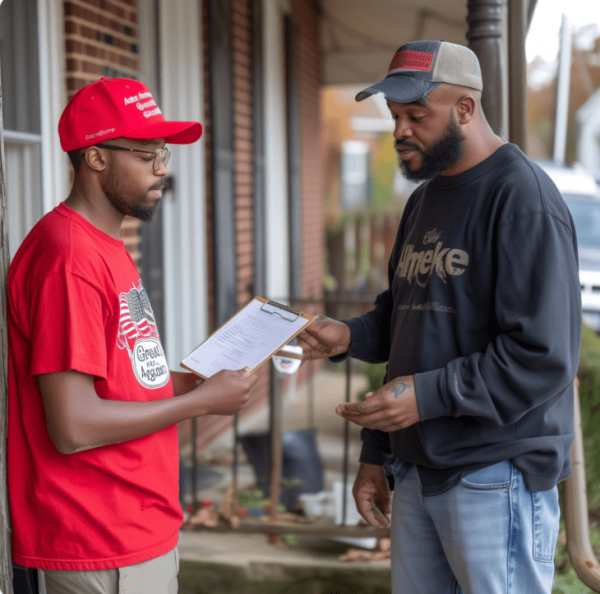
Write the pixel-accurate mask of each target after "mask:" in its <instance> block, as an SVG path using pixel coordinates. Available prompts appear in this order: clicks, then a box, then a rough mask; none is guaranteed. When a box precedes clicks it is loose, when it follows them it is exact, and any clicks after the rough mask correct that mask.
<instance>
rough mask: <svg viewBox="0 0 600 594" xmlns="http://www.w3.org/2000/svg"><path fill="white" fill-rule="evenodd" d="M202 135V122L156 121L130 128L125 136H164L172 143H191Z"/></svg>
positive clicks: (133, 137) (138, 138)
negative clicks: (136, 128) (137, 128)
mask: <svg viewBox="0 0 600 594" xmlns="http://www.w3.org/2000/svg"><path fill="white" fill-rule="evenodd" d="M200 136H202V124H201V123H200V122H166V121H165V122H156V123H155V124H150V125H148V126H144V128H142V129H141V130H128V131H127V133H125V134H123V138H131V139H133V140H153V139H154V138H164V139H165V142H168V143H170V144H191V143H192V142H196V140H198V139H199V138H200Z"/></svg>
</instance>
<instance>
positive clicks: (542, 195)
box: [346, 144, 581, 495]
mask: <svg viewBox="0 0 600 594" xmlns="http://www.w3.org/2000/svg"><path fill="white" fill-rule="evenodd" d="M577 268H578V265H577V242H576V236H575V229H574V225H573V221H572V219H571V216H570V214H569V211H568V209H567V206H566V205H565V203H564V201H563V199H562V197H561V196H560V194H559V192H558V190H557V189H556V187H555V186H554V184H553V183H552V181H551V180H550V179H549V178H548V176H547V175H546V174H545V173H544V172H543V171H542V170H541V169H540V168H539V167H538V166H537V165H535V164H534V163H532V162H531V161H530V160H529V159H528V158H527V157H526V156H525V155H524V154H523V153H522V152H521V151H520V150H519V149H518V148H517V147H516V146H514V145H510V144H506V145H503V146H502V147H500V148H499V149H498V150H497V151H496V152H495V153H494V154H493V155H492V156H490V157H489V158H488V159H486V160H485V161H483V162H481V163H479V164H478V165H476V166H475V167H473V168H471V169H469V170H468V171H465V172H464V173H461V174H459V175H455V176H446V177H444V176H438V177H436V178H435V179H433V180H431V181H429V182H426V183H424V184H422V185H421V186H419V187H418V188H417V189H416V190H415V192H414V193H413V194H412V196H411V197H410V199H409V201H408V204H407V205H406V209H405V211H404V214H403V216H402V220H401V222H400V227H399V229H398V235H397V237H396V242H395V245H394V248H393V251H392V254H391V257H390V261H389V270H388V276H389V287H390V288H389V289H388V290H386V291H384V292H383V293H381V294H380V295H379V296H378V297H377V300H376V302H375V308H374V309H373V310H372V311H370V312H369V313H367V314H365V315H363V316H360V317H358V318H353V319H351V320H347V321H346V323H347V324H348V325H349V327H350V330H351V333H352V342H351V347H350V351H349V352H348V353H347V355H346V356H351V357H355V358H358V359H362V360H364V361H368V362H372V363H376V362H383V361H388V370H387V381H390V380H392V379H393V378H396V377H399V376H403V375H415V392H416V396H417V403H418V407H419V413H420V415H421V422H419V423H417V424H416V425H413V426H411V427H409V428H408V429H405V430H402V431H395V432H392V433H384V432H381V431H375V430H369V429H363V431H362V440H363V448H362V453H361V457H360V460H361V462H368V463H371V464H383V463H384V462H385V461H386V459H388V458H389V455H390V451H391V453H392V454H393V455H394V456H395V457H396V458H397V459H399V460H401V461H404V462H409V463H414V464H416V465H417V467H418V472H419V478H420V480H421V483H422V486H423V495H435V494H439V493H443V492H445V491H447V490H449V489H451V488H452V487H454V486H456V485H457V484H458V482H459V481H460V479H461V478H462V477H464V476H465V475H467V474H469V473H470V472H474V471H475V470H477V469H480V468H483V467H486V466H490V465H492V464H495V463H497V462H501V461H504V460H510V461H512V462H513V464H514V465H515V466H516V467H517V468H518V469H519V470H520V471H521V472H522V473H523V475H524V480H525V484H526V486H527V489H529V490H530V491H545V490H548V489H551V488H552V487H553V486H554V485H556V484H557V483H558V482H560V481H561V480H563V479H565V478H567V477H568V476H569V474H570V447H571V442H572V439H573V390H572V382H573V380H574V378H575V375H576V372H577V366H578V359H579V346H580V340H581V295H580V285H579V278H578V270H577ZM390 446H391V447H390Z"/></svg>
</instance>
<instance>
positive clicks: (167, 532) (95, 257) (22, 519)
mask: <svg viewBox="0 0 600 594" xmlns="http://www.w3.org/2000/svg"><path fill="white" fill-rule="evenodd" d="M8 337H9V352H8V364H9V368H8V373H9V376H8V391H9V409H8V487H9V498H10V508H11V516H12V540H13V560H14V561H15V563H18V564H20V565H24V566H26V567H37V568H40V569H58V570H96V569H112V568H115V567H122V566H125V565H132V564H134V563H140V562H142V561H147V560H148V559H152V558H155V557H158V556H160V555H162V554H164V553H166V552H168V551H170V550H171V549H173V547H175V545H176V544H177V539H178V535H179V529H180V527H181V523H182V519H183V516H182V511H181V507H180V505H179V499H178V486H179V478H178V472H179V464H178V461H179V457H178V456H179V454H178V438H177V426H176V425H173V426H170V427H167V428H165V429H163V430H161V431H157V432H156V433H153V434H151V435H147V436H146V437H142V438H140V439H134V440H132V441H128V442H125V443H121V444H116V445H109V446H104V447H100V448H94V449H91V450H86V451H83V452H79V453H76V454H68V455H66V454H61V453H59V452H58V450H57V449H56V447H55V446H54V444H53V443H52V441H51V439H50V436H49V434H48V429H47V426H46V419H45V415H44V406H43V400H42V396H41V393H40V390H39V388H38V385H37V383H36V376H37V375H40V374H45V373H56V372H61V371H68V370H76V371H80V372H82V373H86V374H89V375H92V376H94V378H95V380H94V384H95V389H96V393H97V394H98V396H99V397H100V398H106V399H110V400H133V401H141V402H146V401H151V400H158V399H162V398H171V397H173V387H172V384H171V380H170V375H169V371H168V368H167V362H166V359H165V356H164V353H163V349H162V346H161V343H160V338H159V336H158V332H157V330H156V324H155V321H154V317H153V313H152V308H151V307H150V302H149V300H148V296H147V294H146V291H145V290H144V288H143V287H142V284H141V282H140V278H139V274H138V271H137V269H136V267H135V264H134V263H133V260H132V259H131V257H130V256H129V253H128V252H127V250H126V249H125V247H124V245H123V242H122V241H118V240H116V239H114V238H112V237H110V236H109V235H106V234H105V233H103V232H102V231H100V230H99V229H97V228H96V227H94V226H93V225H91V224H90V223H88V222H87V221H86V220H85V219H83V217H81V216H80V215H78V214H77V213H75V212H74V211H72V210H71V209H70V208H68V207H67V206H65V205H64V204H61V205H60V206H58V207H57V208H56V209H54V210H53V211H52V212H50V213H48V214H47V215H46V216H45V217H43V218H42V219H41V221H40V222H39V223H38V224H37V225H36V226H35V227H34V228H33V230H32V231H31V232H30V233H29V235H28V236H27V238H26V239H25V241H24V242H23V245H22V246H21V247H20V249H19V251H18V252H17V254H16V256H15V258H14V260H13V262H12V264H11V267H10V269H9V273H8Z"/></svg>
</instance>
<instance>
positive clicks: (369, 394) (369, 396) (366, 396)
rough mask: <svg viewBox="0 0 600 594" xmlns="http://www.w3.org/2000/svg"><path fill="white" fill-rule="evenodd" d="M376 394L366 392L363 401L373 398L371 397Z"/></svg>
mask: <svg viewBox="0 0 600 594" xmlns="http://www.w3.org/2000/svg"><path fill="white" fill-rule="evenodd" d="M375 394H376V392H368V393H367V394H365V400H366V399H367V398H373V396H375Z"/></svg>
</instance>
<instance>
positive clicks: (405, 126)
mask: <svg viewBox="0 0 600 594" xmlns="http://www.w3.org/2000/svg"><path fill="white" fill-rule="evenodd" d="M411 136H412V129H411V128H410V125H409V122H408V118H406V117H403V116H398V117H397V118H396V122H395V125H394V138H395V139H396V140H402V139H403V138H410V137H411Z"/></svg>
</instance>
